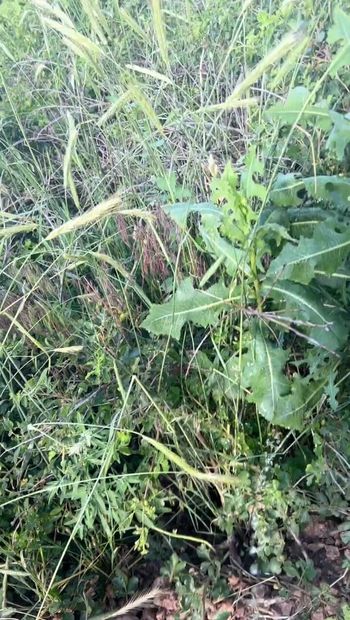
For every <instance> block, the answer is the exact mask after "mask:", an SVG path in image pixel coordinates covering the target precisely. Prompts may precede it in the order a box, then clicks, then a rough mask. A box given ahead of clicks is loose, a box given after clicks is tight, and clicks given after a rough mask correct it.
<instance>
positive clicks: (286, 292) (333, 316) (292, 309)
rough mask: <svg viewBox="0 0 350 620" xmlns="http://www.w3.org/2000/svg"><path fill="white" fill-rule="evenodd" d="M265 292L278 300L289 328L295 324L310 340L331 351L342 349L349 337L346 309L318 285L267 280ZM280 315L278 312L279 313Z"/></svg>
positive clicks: (282, 315) (282, 316) (283, 318)
mask: <svg viewBox="0 0 350 620" xmlns="http://www.w3.org/2000/svg"><path fill="white" fill-rule="evenodd" d="M262 291H263V293H264V294H265V295H266V296H268V297H269V298H271V299H273V300H275V301H276V302H277V303H278V306H279V308H281V310H283V313H281V319H282V322H283V321H286V328H289V327H290V326H291V325H292V324H293V323H294V324H295V327H296V329H297V330H298V331H299V332H301V333H305V335H306V336H307V337H308V338H309V341H310V342H311V343H312V344H315V345H316V346H317V345H318V346H322V347H324V348H326V349H327V350H328V351H331V352H335V351H337V350H339V349H340V348H341V347H342V346H343V345H345V343H346V342H347V339H348V326H347V324H346V323H347V322H346V316H345V312H344V311H342V310H341V308H339V307H338V306H337V305H336V304H335V303H334V302H333V303H332V300H331V299H330V298H329V299H328V298H327V297H325V295H324V294H323V295H322V294H321V292H320V291H319V290H317V289H315V288H312V287H310V286H307V287H306V286H303V285H301V284H295V283H294V282H288V281H286V280H285V281H282V282H273V281H268V280H266V281H265V282H264V284H263V286H262ZM277 314H279V313H278V312H277Z"/></svg>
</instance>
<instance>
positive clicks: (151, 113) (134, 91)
mask: <svg viewBox="0 0 350 620" xmlns="http://www.w3.org/2000/svg"><path fill="white" fill-rule="evenodd" d="M130 92H131V97H132V99H133V100H134V101H135V102H136V103H138V104H139V106H140V108H141V110H142V111H143V113H144V114H145V116H147V118H148V120H149V122H150V123H151V125H153V127H155V128H156V129H158V131H159V132H160V133H163V126H162V124H161V122H160V120H159V118H158V116H157V114H156V112H155V110H154V109H153V107H152V104H151V102H150V100H149V99H148V97H147V95H146V94H145V93H144V92H142V90H141V89H140V88H139V86H137V85H136V84H135V85H134V86H132V88H131V89H130Z"/></svg>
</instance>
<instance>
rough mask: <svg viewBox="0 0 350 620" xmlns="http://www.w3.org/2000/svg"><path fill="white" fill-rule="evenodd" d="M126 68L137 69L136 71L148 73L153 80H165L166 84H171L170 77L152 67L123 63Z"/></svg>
mask: <svg viewBox="0 0 350 620" xmlns="http://www.w3.org/2000/svg"><path fill="white" fill-rule="evenodd" d="M125 66H126V68H127V69H131V71H137V73H143V74H144V75H149V77H151V78H154V79H155V80H160V81H161V82H165V83H166V84H173V82H172V81H171V79H170V78H168V77H167V76H166V75H164V74H163V73H159V72H158V71H153V69H147V67H140V66H139V65H125Z"/></svg>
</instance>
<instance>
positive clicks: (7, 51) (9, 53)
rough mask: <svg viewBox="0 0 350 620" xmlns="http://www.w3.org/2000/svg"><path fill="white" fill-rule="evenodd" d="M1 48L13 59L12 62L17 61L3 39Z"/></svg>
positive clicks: (0, 44) (0, 42)
mask: <svg viewBox="0 0 350 620" xmlns="http://www.w3.org/2000/svg"><path fill="white" fill-rule="evenodd" d="M0 49H2V51H3V52H4V54H6V56H7V57H8V58H9V59H10V60H12V62H16V59H15V57H14V56H13V55H12V54H11V52H10V50H9V48H8V47H7V46H6V45H5V43H3V41H0Z"/></svg>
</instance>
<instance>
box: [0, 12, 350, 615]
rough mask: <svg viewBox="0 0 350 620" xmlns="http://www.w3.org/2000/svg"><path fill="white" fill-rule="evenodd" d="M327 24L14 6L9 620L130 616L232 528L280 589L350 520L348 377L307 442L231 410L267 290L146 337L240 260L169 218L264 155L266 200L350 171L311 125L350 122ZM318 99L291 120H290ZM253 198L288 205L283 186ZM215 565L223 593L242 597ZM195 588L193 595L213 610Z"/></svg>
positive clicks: (8, 25) (2, 547) (5, 487)
mask: <svg viewBox="0 0 350 620" xmlns="http://www.w3.org/2000/svg"><path fill="white" fill-rule="evenodd" d="M340 5H341V6H343V5H344V9H346V8H347V7H346V6H345V5H346V3H345V2H344V3H340ZM331 23H332V7H331V6H330V4H329V3H324V2H318V1H314V2H309V1H308V0H304V1H303V2H302V3H299V4H297V3H295V2H293V1H291V2H282V1H278V2H274V3H271V2H269V1H268V0H246V1H245V2H243V3H242V2H238V1H237V2H232V3H226V2H222V1H221V0H211V1H210V2H209V1H208V2H199V1H198V2H197V1H195V0H176V1H175V2H171V3H168V2H166V1H165V0H163V2H160V0H158V1H155V0H154V1H153V0H152V2H150V3H149V4H147V5H145V3H140V2H138V0H128V1H127V2H124V3H121V2H118V1H117V0H106V1H105V2H102V1H97V0H79V1H78V0H60V2H58V3H56V4H54V3H52V2H49V1H46V0H35V1H34V2H33V3H29V2H26V1H22V0H2V2H0V27H1V46H0V70H1V82H0V93H1V94H0V97H1V99H0V123H1V124H0V170H1V181H0V183H1V185H0V200H1V206H0V217H1V219H2V222H1V224H2V228H1V230H0V244H1V257H2V265H1V272H0V280H1V281H0V301H1V304H0V330H1V335H2V342H1V348H0V355H1V368H0V394H1V396H0V408H1V415H2V416H3V418H2V422H1V431H0V437H1V439H0V448H1V452H2V456H1V465H0V485H1V486H0V489H1V492H0V496H1V512H0V530H1V532H0V555H1V564H0V576H1V578H2V590H1V594H0V607H1V608H2V609H3V610H5V611H3V612H2V613H3V614H5V617H9V616H10V615H11V614H13V615H15V617H17V616H19V614H20V615H21V616H24V617H36V618H42V617H51V616H54V615H55V614H58V615H61V616H62V618H63V617H64V618H68V617H69V618H71V617H73V614H74V613H75V614H78V613H80V614H84V615H85V617H87V616H90V615H94V614H99V613H101V612H102V611H103V610H104V609H105V607H106V605H104V601H105V600H106V599H105V596H106V588H107V589H108V586H109V584H112V586H113V589H114V600H113V601H110V604H111V606H112V607H114V606H115V605H116V602H118V601H122V600H125V599H127V598H128V597H129V596H130V595H132V594H134V593H135V592H137V591H139V590H140V589H142V588H144V587H148V586H151V585H152V584H151V583H147V579H144V578H142V570H140V569H139V566H140V565H141V566H142V565H144V564H145V563H146V565H149V566H150V567H151V569H150V571H149V572H150V577H152V576H153V577H155V576H157V575H158V574H159V572H160V571H161V569H162V570H163V572H164V573H166V574H168V575H172V576H173V575H174V574H176V570H177V569H176V566H175V565H173V564H171V568H169V569H167V568H166V567H167V566H169V565H170V564H169V563H171V562H174V554H175V555H176V556H177V557H179V558H180V561H182V560H184V561H185V562H187V563H188V565H194V566H199V565H201V560H200V559H198V557H197V555H196V554H199V555H200V553H201V552H203V548H207V549H213V548H214V549H217V547H218V546H220V544H222V542H223V540H226V539H230V538H231V537H232V535H233V528H232V522H233V523H234V533H235V535H236V536H237V537H238V538H242V539H243V542H242V558H243V559H242V561H244V562H246V563H248V564H249V563H250V564H251V566H253V564H254V570H255V571H256V572H258V573H259V575H261V578H263V573H264V574H265V573H266V574H278V573H280V572H281V571H284V570H285V569H284V567H285V565H287V564H288V562H290V559H289V557H288V550H287V547H286V541H287V540H288V536H290V532H291V531H292V532H293V534H295V535H296V536H299V529H300V527H299V526H301V525H302V524H303V523H306V522H307V520H308V518H309V515H310V514H312V513H313V512H314V511H315V510H316V511H318V512H320V513H321V514H323V515H324V516H325V517H327V516H328V517H329V516H332V517H333V518H336V519H337V520H339V522H340V521H345V522H346V520H347V519H348V518H349V514H348V499H349V476H348V465H349V458H350V455H349V449H348V430H349V427H348V421H349V420H348V389H347V388H346V379H347V376H348V373H347V369H346V362H345V363H344V362H343V360H341V361H339V362H338V361H336V362H335V363H334V367H333V366H332V369H333V370H332V372H331V371H328V370H327V373H328V374H327V375H325V377H324V381H325V382H326V383H327V385H328V387H327V390H328V392H327V393H326V391H325V392H322V395H321V397H320V398H319V400H318V402H317V406H316V407H312V406H311V405H310V407H309V408H308V411H307V414H306V418H307V419H308V425H307V427H306V428H304V429H302V430H300V429H297V430H286V429H283V428H282V429H281V428H280V426H278V425H276V426H274V425H272V424H269V423H267V421H266V420H265V419H264V418H263V417H261V416H259V415H258V413H257V410H255V408H254V405H252V403H251V402H249V399H248V398H247V397H248V396H249V390H250V387H249V386H248V388H247V387H245V388H244V387H241V386H240V392H239V394H238V395H234V397H233V398H231V399H230V398H227V395H229V394H230V393H231V392H232V394H233V393H234V386H233V383H234V381H233V379H232V378H229V376H228V371H227V363H228V356H227V349H225V347H226V346H228V347H231V349H232V350H236V348H237V350H238V351H239V360H240V361H239V363H240V364H242V360H243V359H244V355H245V352H246V348H245V347H246V345H245V343H244V342H243V336H242V333H243V328H244V325H245V324H246V323H247V321H248V318H249V317H250V316H251V315H249V312H250V313H252V312H253V311H254V312H255V306H254V307H251V305H250V298H249V295H250V293H248V289H245V290H243V289H242V290H241V291H240V293H239V298H238V302H237V304H238V306H239V311H238V314H237V316H238V319H236V316H234V315H233V313H231V312H228V313H226V314H225V315H223V318H222V321H221V322H219V323H218V324H214V325H212V326H209V327H205V326H202V327H201V328H198V326H197V327H196V326H195V325H193V324H189V325H187V326H186V327H185V328H183V330H182V332H181V337H180V340H179V341H178V342H176V341H175V340H174V339H173V338H172V337H171V334H169V335H165V337H159V338H155V337H152V336H151V335H150V334H149V333H147V332H146V330H144V329H142V327H141V323H142V321H144V320H145V319H146V316H147V314H148V312H149V309H150V307H151V308H152V304H158V303H159V304H160V303H161V302H164V301H166V300H168V299H169V298H170V297H171V295H172V294H173V293H175V292H176V290H177V288H178V286H179V284H180V283H181V281H183V280H184V278H185V277H191V278H192V279H193V281H194V282H195V284H196V289H197V288H199V289H201V290H202V289H203V290H207V288H208V286H209V285H210V284H211V283H213V282H214V280H213V278H214V279H215V277H216V276H217V274H219V273H222V270H223V265H224V262H223V259H222V258H219V259H218V261H217V262H215V261H214V260H213V259H212V255H210V253H209V252H206V251H205V243H204V241H203V239H202V238H201V236H200V234H199V232H198V229H197V228H196V226H197V220H196V216H195V215H194V216H193V221H191V226H190V227H189V228H188V229H186V228H185V227H183V226H182V227H177V226H175V225H174V222H173V221H172V220H171V218H169V217H167V216H166V214H165V211H164V209H163V208H162V207H163V206H164V205H165V204H172V203H182V202H189V203H191V204H194V203H198V202H199V203H202V202H208V201H210V200H211V196H212V187H213V182H214V184H215V179H217V178H219V175H220V174H221V172H222V171H223V169H224V166H225V163H226V162H227V161H228V160H231V161H232V162H233V166H234V169H235V170H236V171H237V172H238V173H240V174H241V173H243V175H244V171H245V169H246V166H247V158H246V156H247V153H250V152H251V151H250V148H251V146H252V145H255V151H254V158H253V163H252V164H251V165H252V166H253V168H254V165H255V163H254V162H256V161H259V162H263V163H264V170H263V172H261V169H258V168H257V169H253V172H252V177H251V178H252V180H253V182H258V179H259V181H260V182H262V184H263V185H264V186H265V187H267V188H268V190H270V189H271V188H272V186H273V183H274V182H275V180H276V178H278V175H279V174H280V173H300V175H302V176H303V177H304V176H305V177H306V176H315V171H316V172H317V174H329V175H331V174H333V175H334V174H338V173H341V174H344V173H345V174H346V172H347V167H346V166H347V162H346V157H345V158H344V159H343V160H342V161H339V160H337V158H335V157H334V156H332V155H330V154H328V153H326V152H325V151H326V149H325V143H326V138H325V136H324V134H323V133H322V131H323V130H322V128H320V126H318V125H317V124H316V123H315V124H313V125H310V124H308V123H306V122H304V118H303V113H304V111H305V108H306V107H307V106H308V105H311V104H312V103H313V99H314V98H315V96H316V95H317V101H321V100H322V99H324V100H328V102H331V106H332V108H336V109H337V110H339V111H341V112H342V111H346V109H347V102H348V88H347V86H346V75H347V74H345V76H344V75H343V74H342V73H341V71H338V72H334V71H333V69H334V61H332V60H331V59H330V58H328V55H329V54H330V45H329V44H328V43H327V39H326V35H325V33H326V32H327V31H328V30H329V28H330V27H331ZM299 85H304V86H306V87H308V88H309V96H308V99H307V101H306V102H305V103H304V104H303V105H304V107H302V108H300V109H299V111H298V114H297V116H296V119H295V122H293V123H292V124H291V126H288V127H284V126H283V124H282V126H281V124H278V123H277V122H270V121H269V118H268V114H267V111H268V110H269V109H270V108H271V107H272V105H274V104H277V103H279V102H281V101H284V100H285V99H286V97H287V96H288V93H289V92H290V91H292V89H293V88H294V87H295V86H299ZM220 191H221V190H220ZM254 201H255V198H254V199H253V200H252V204H255V205H256V204H258V205H260V206H259V209H260V210H261V211H264V210H265V209H268V208H269V194H268V193H266V198H264V199H263V201H262V203H258V201H255V202H254ZM283 243H284V242H283ZM257 269H258V267H257V266H256V265H255V271H256V278H255V284H256V285H257V288H258V287H259V277H258V276H257ZM336 283H337V286H338V285H339V286H338V289H339V290H338V289H337V294H339V297H342V299H343V301H344V303H346V300H347V289H346V284H343V285H340V284H339V282H338V281H336ZM257 288H256V289H255V292H256V291H257ZM256 294H257V295H258V293H256ZM231 301H232V299H231V297H230V302H231ZM260 309H261V308H259V304H258V310H259V311H260ZM208 311H209V308H208ZM247 317H248V318H247ZM299 328H300V326H299ZM269 329H272V331H273V330H274V329H275V327H273V328H269ZM300 329H303V328H302V327H301V328H300ZM294 330H295V331H294V336H290V334H289V335H288V336H287V337H286V339H288V338H293V337H294V338H295V334H296V333H297V327H294ZM237 343H238V344H237ZM346 346H347V345H346ZM280 348H281V349H282V348H283V347H282V345H280ZM224 349H225V350H224ZM223 350H224V353H222V351H223ZM276 355H277V354H276ZM298 355H299V351H297V350H296V353H295V356H296V358H295V360H294V361H295V365H296V366H297V364H298ZM214 358H215V361H214V362H213V360H214ZM321 358H322V355H321V354H319V356H318V357H317V359H316V357H315V360H314V365H315V368H316V370H317V369H318V371H319V372H320V373H321V372H323V371H322V368H323V366H322V359H321ZM212 362H213V364H212V365H210V364H211V363H212ZM240 368H241V366H240ZM327 368H328V366H327ZM339 369H341V370H339ZM338 370H339V372H338ZM289 371H290V372H291V373H292V372H294V369H293V367H292V365H291V364H290V369H289ZM210 373H212V375H211V378H210V377H209V379H208V376H209V374H210ZM332 373H333V375H334V376H333V375H332ZM339 373H340V374H339ZM228 379H229V382H230V385H229V387H227V381H228ZM322 380H323V379H322ZM310 400H311V399H310ZM312 402H313V401H312ZM330 402H331V403H332V402H333V403H334V402H335V403H336V405H335V406H334V407H332V406H330V404H329V403H330ZM339 412H342V413H341V418H339V415H340V414H339ZM340 419H341V421H340ZM201 545H202V547H201ZM201 549H202V551H201ZM181 558H182V560H181ZM209 558H210V559H209V560H208V566H209V565H210V567H211V568H210V569H209V568H208V567H206V568H205V570H207V571H209V573H208V574H207V575H206V576H205V577H204V580H206V581H208V583H209V584H210V588H212V591H213V592H215V588H216V587H219V586H217V583H220V587H221V588H222V591H221V595H222V596H225V593H226V590H225V588H224V586H223V585H222V582H221V581H220V579H221V573H220V570H221V569H220V570H219V573H220V576H219V577H218V578H217V579H216V578H215V579H214V577H213V574H214V573H213V571H214V569H213V568H212V564H211V563H212V562H214V559H213V556H212V555H210V556H209ZM249 558H251V560H250V559H249ZM259 562H260V564H259ZM250 564H249V566H248V567H247V566H245V567H244V570H247V568H248V569H249V568H251V566H250ZM226 565H227V562H226V561H225V560H223V561H222V566H223V567H225V566H226ZM167 570H168V573H167ZM201 570H202V569H201ZM203 570H204V569H203ZM210 570H211V571H212V572H211V573H210ZM215 570H216V569H215ZM222 570H223V574H224V572H225V571H224V568H223V569H222ZM295 570H297V569H295ZM298 570H299V569H298ZM304 570H306V569H305V566H303V567H302V568H300V574H301V573H303V571H304ZM344 570H345V569H344ZM259 571H260V572H259ZM186 572H187V569H185V570H184V569H182V572H181V570H180V569H179V574H178V575H177V577H176V578H175V582H176V583H177V586H178V591H179V592H180V589H181V588H184V587H187V588H188V591H190V590H191V588H192V590H191V591H192V594H191V596H193V600H192V599H191V600H192V603H193V606H194V605H195V604H197V603H195V601H197V599H196V596H197V593H198V588H197V590H196V592H195V588H194V586H192V585H190V584H187V586H184V583H185V584H186V583H187V582H186V579H185V577H186ZM251 572H253V570H252V571H251ZM299 577H300V575H299ZM299 577H297V579H298V578H299ZM294 578H295V575H294ZM300 579H301V577H300ZM148 581H149V580H148ZM213 596H214V594H213ZM190 598H191V597H190ZM214 598H215V596H214ZM184 599H185V596H184ZM107 606H108V605H107ZM11 610H12V611H11ZM196 613H197V612H196ZM198 613H199V611H198ZM198 617H201V616H200V615H199V616H198Z"/></svg>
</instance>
